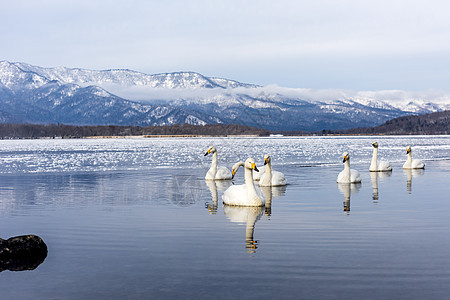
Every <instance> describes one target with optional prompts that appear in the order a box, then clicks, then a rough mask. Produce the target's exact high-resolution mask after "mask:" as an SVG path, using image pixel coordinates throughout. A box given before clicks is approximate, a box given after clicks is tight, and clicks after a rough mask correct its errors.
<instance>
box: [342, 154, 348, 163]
mask: <svg viewBox="0 0 450 300" xmlns="http://www.w3.org/2000/svg"><path fill="white" fill-rule="evenodd" d="M347 159H348V156H347V155H345V156H344V160H342V162H343V163H345V162H346V161H347Z"/></svg>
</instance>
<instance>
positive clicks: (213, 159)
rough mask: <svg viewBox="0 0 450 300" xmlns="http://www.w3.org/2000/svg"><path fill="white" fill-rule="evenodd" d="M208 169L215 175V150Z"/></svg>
mask: <svg viewBox="0 0 450 300" xmlns="http://www.w3.org/2000/svg"><path fill="white" fill-rule="evenodd" d="M209 171H210V172H211V173H212V174H214V175H216V172H217V152H214V153H213V157H212V161H211V168H209Z"/></svg>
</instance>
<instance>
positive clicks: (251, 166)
mask: <svg viewBox="0 0 450 300" xmlns="http://www.w3.org/2000/svg"><path fill="white" fill-rule="evenodd" d="M244 166H245V167H246V168H247V169H252V170H255V171H256V172H259V170H258V168H257V167H256V163H255V160H254V159H253V158H247V160H246V161H245V165H244Z"/></svg>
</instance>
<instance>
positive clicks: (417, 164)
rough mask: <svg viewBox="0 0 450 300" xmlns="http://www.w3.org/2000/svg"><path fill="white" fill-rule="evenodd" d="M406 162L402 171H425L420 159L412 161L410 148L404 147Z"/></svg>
mask: <svg viewBox="0 0 450 300" xmlns="http://www.w3.org/2000/svg"><path fill="white" fill-rule="evenodd" d="M406 155H407V156H406V161H405V164H404V165H403V169H425V163H424V162H423V161H421V160H420V159H412V154H411V146H408V147H406Z"/></svg>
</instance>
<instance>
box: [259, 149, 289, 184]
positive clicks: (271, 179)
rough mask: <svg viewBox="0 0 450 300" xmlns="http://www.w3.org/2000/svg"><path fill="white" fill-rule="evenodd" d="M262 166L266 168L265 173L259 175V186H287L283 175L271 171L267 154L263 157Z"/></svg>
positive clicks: (269, 158)
mask: <svg viewBox="0 0 450 300" xmlns="http://www.w3.org/2000/svg"><path fill="white" fill-rule="evenodd" d="M264 165H265V166H266V172H265V173H264V174H263V175H261V179H260V180H259V186H280V185H286V184H287V181H286V177H284V174H283V173H281V172H278V171H273V170H272V163H271V157H270V155H269V154H266V155H264Z"/></svg>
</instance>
